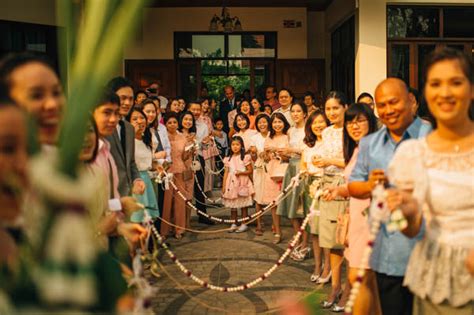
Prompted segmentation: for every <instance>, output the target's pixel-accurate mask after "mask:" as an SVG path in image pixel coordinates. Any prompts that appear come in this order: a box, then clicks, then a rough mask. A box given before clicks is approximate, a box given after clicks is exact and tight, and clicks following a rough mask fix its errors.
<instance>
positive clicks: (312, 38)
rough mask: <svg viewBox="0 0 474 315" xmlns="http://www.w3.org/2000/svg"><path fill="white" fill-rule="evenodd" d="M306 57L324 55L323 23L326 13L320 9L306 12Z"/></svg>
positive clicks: (321, 56)
mask: <svg viewBox="0 0 474 315" xmlns="http://www.w3.org/2000/svg"><path fill="white" fill-rule="evenodd" d="M307 21H308V58H322V59H324V57H325V52H326V50H325V49H326V41H325V38H326V36H325V25H326V24H325V23H326V15H325V13H324V12H322V11H317V12H314V11H309V12H308V18H307Z"/></svg>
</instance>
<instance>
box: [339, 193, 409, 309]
mask: <svg viewBox="0 0 474 315" xmlns="http://www.w3.org/2000/svg"><path fill="white" fill-rule="evenodd" d="M370 216H371V219H372V223H371V225H370V234H369V239H368V241H367V246H366V247H365V250H364V254H363V256H362V261H361V264H362V266H367V265H368V264H369V258H370V255H371V254H372V250H373V247H374V243H375V238H376V237H377V234H378V232H379V229H380V224H381V223H382V222H387V229H388V230H389V231H395V230H403V229H404V228H406V227H407V225H408V223H407V221H406V219H405V218H404V216H403V214H402V212H401V210H400V209H397V210H395V211H393V212H392V213H391V214H390V210H389V209H388V207H387V201H386V194H385V190H384V187H383V185H382V184H378V185H376V186H375V188H374V190H373V191H372V202H371V204H370ZM365 272H366V269H364V268H361V269H359V270H358V272H357V278H356V281H355V283H354V284H353V285H352V289H351V293H350V295H349V298H348V300H347V303H346V305H345V308H344V312H345V313H346V314H351V313H352V308H353V307H354V303H355V300H356V298H357V295H358V294H359V289H360V286H361V284H362V281H363V280H364V276H365Z"/></svg>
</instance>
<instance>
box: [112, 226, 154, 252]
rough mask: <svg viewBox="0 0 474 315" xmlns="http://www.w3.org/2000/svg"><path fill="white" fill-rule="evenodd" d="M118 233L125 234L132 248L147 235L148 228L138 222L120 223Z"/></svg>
mask: <svg viewBox="0 0 474 315" xmlns="http://www.w3.org/2000/svg"><path fill="white" fill-rule="evenodd" d="M117 233H118V234H119V235H121V236H123V237H124V238H125V239H126V240H127V242H128V243H129V245H131V247H132V248H135V247H136V246H137V245H138V244H139V242H140V241H141V240H144V239H145V238H146V237H147V230H146V229H145V228H144V227H143V226H141V225H140V224H136V223H120V224H119V225H118V226H117Z"/></svg>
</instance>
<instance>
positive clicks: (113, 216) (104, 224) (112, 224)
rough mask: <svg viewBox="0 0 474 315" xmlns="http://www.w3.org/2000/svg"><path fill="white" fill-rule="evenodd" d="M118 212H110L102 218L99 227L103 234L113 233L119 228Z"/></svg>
mask: <svg viewBox="0 0 474 315" xmlns="http://www.w3.org/2000/svg"><path fill="white" fill-rule="evenodd" d="M118 219H119V217H118V215H117V212H110V213H108V214H106V215H105V216H104V217H102V219H101V220H100V222H99V224H98V226H97V229H98V231H99V232H100V233H101V234H102V235H109V234H112V233H113V232H114V231H115V230H116V229H117V220H118Z"/></svg>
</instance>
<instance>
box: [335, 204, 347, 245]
mask: <svg viewBox="0 0 474 315" xmlns="http://www.w3.org/2000/svg"><path fill="white" fill-rule="evenodd" d="M349 218H350V216H349V211H348V210H346V211H344V212H342V213H339V214H338V215H337V221H336V244H339V245H344V246H347V245H348V234H349Z"/></svg>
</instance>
